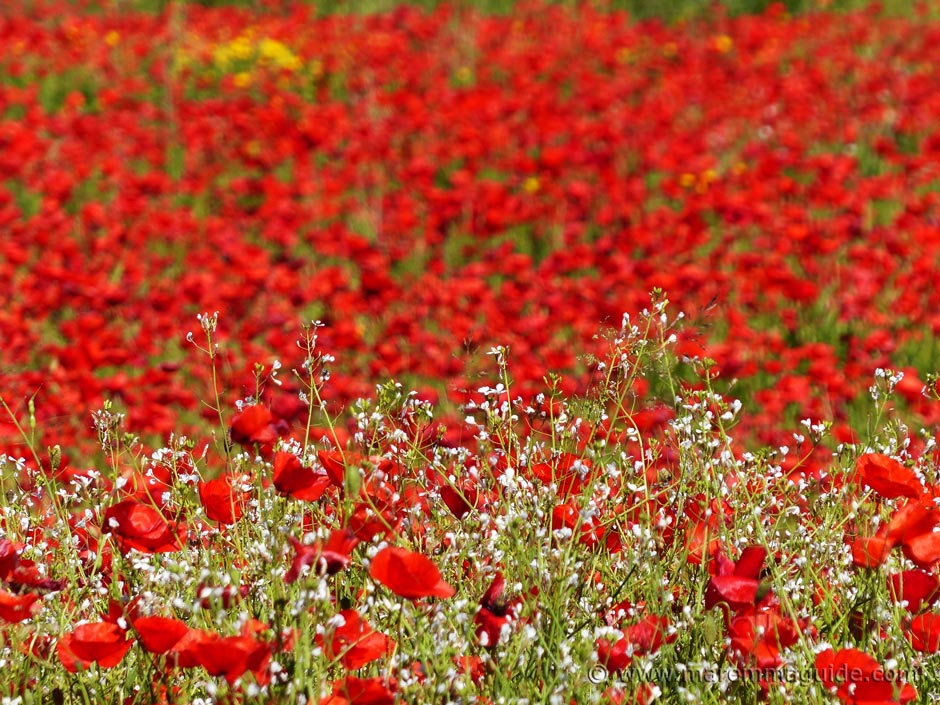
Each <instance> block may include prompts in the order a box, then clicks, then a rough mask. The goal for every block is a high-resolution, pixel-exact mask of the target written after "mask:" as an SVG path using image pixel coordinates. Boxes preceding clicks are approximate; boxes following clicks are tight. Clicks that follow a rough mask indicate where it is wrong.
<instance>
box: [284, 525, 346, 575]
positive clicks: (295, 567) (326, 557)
mask: <svg viewBox="0 0 940 705" xmlns="http://www.w3.org/2000/svg"><path fill="white" fill-rule="evenodd" d="M288 540H289V541H290V543H291V545H292V546H293V547H294V560H293V562H292V563H291V566H290V570H288V571H287V573H286V574H285V575H284V582H285V583H287V584H288V585H289V584H291V583H293V582H295V581H296V580H297V578H298V577H300V573H301V571H302V570H303V569H304V568H306V567H308V566H316V567H317V571H318V572H319V571H320V569H321V568H322V570H323V572H324V573H326V574H327V575H335V574H336V573H338V572H339V571H341V570H344V569H346V568H347V567H349V564H350V563H351V562H352V556H351V555H350V554H351V553H352V550H353V549H354V548H355V547H356V546H357V545H359V539H358V538H356V535H355V534H354V533H353V532H352V531H351V530H349V529H337V530H335V531H333V532H332V533H331V534H330V538H329V539H327V542H326V543H325V544H321V543H320V542H317V543H315V544H313V545H312V546H308V545H306V544H303V543H301V542H300V541H298V540H297V539H295V538H294V537H293V536H291V537H288Z"/></svg>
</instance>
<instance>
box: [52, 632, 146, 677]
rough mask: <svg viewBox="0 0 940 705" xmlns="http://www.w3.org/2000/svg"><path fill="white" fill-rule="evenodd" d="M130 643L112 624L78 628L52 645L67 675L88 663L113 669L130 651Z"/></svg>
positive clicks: (86, 666) (123, 633)
mask: <svg viewBox="0 0 940 705" xmlns="http://www.w3.org/2000/svg"><path fill="white" fill-rule="evenodd" d="M133 643H134V642H133V641H131V640H130V639H128V638H127V632H126V631H125V630H124V629H122V628H121V627H120V626H118V625H117V624H115V623H114V622H93V623H90V624H80V625H78V626H77V627H75V628H74V629H73V630H72V631H71V632H69V633H68V634H64V635H63V636H62V637H60V638H59V641H58V642H57V643H56V651H57V653H58V656H59V661H60V662H61V663H62V665H63V666H64V667H65V670H67V671H68V672H69V673H75V672H76V671H77V670H79V669H86V668H88V667H89V666H90V665H91V664H92V663H97V664H98V666H100V667H101V668H113V667H114V666H116V665H117V664H118V663H120V662H121V659H123V658H124V655H125V654H126V653H127V652H128V651H129V650H130V648H131V646H132V645H133Z"/></svg>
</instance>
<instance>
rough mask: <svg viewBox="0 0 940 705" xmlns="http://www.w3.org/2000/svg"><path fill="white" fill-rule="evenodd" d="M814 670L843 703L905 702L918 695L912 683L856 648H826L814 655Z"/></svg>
mask: <svg viewBox="0 0 940 705" xmlns="http://www.w3.org/2000/svg"><path fill="white" fill-rule="evenodd" d="M816 674H817V675H818V677H819V679H820V680H821V681H822V683H823V685H825V686H826V688H828V689H829V690H830V691H832V692H834V693H835V694H836V695H837V696H838V697H839V699H840V700H841V701H842V702H843V703H845V704H846V705H874V704H875V703H878V704H879V705H887V704H888V703H907V702H910V701H911V700H914V698H916V697H917V691H916V690H915V689H914V687H913V686H911V685H910V684H907V683H902V682H901V681H899V680H898V679H897V678H896V677H894V676H892V675H891V674H889V673H887V672H886V671H885V670H884V669H883V668H882V666H881V664H879V663H878V662H877V661H876V660H875V659H874V658H872V657H871V656H869V655H868V654H866V653H865V652H864V651H859V650H858V649H840V650H839V651H837V652H836V651H833V650H832V649H826V650H825V651H821V652H819V653H818V654H817V655H816Z"/></svg>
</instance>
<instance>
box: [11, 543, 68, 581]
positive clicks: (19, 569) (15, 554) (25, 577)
mask: <svg viewBox="0 0 940 705" xmlns="http://www.w3.org/2000/svg"><path fill="white" fill-rule="evenodd" d="M23 548H24V546H23V545H22V544H18V543H13V542H12V541H10V540H9V539H0V580H2V581H3V582H5V583H7V584H8V585H9V586H10V587H12V588H14V589H18V588H21V587H28V588H37V589H39V590H61V589H62V588H64V587H65V581H64V580H53V579H52V578H47V577H44V576H43V574H42V573H41V572H40V571H39V568H38V567H37V566H36V562H35V561H32V560H28V559H24V558H21V557H20V554H21V553H22V551H23Z"/></svg>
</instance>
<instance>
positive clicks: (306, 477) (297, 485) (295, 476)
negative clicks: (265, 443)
mask: <svg viewBox="0 0 940 705" xmlns="http://www.w3.org/2000/svg"><path fill="white" fill-rule="evenodd" d="M329 486H330V478H329V476H327V475H323V474H317V473H315V472H314V471H313V469H312V468H306V467H304V466H303V465H301V463H300V458H298V457H297V456H296V455H294V454H293V453H287V452H283V451H279V452H277V453H275V454H274V487H275V488H276V489H277V491H278V492H280V493H281V494H285V495H289V496H291V497H294V498H295V499H300V500H304V501H307V502H315V501H316V500H318V499H320V497H321V496H322V495H323V493H324V492H325V491H326V488H327V487H329Z"/></svg>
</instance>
